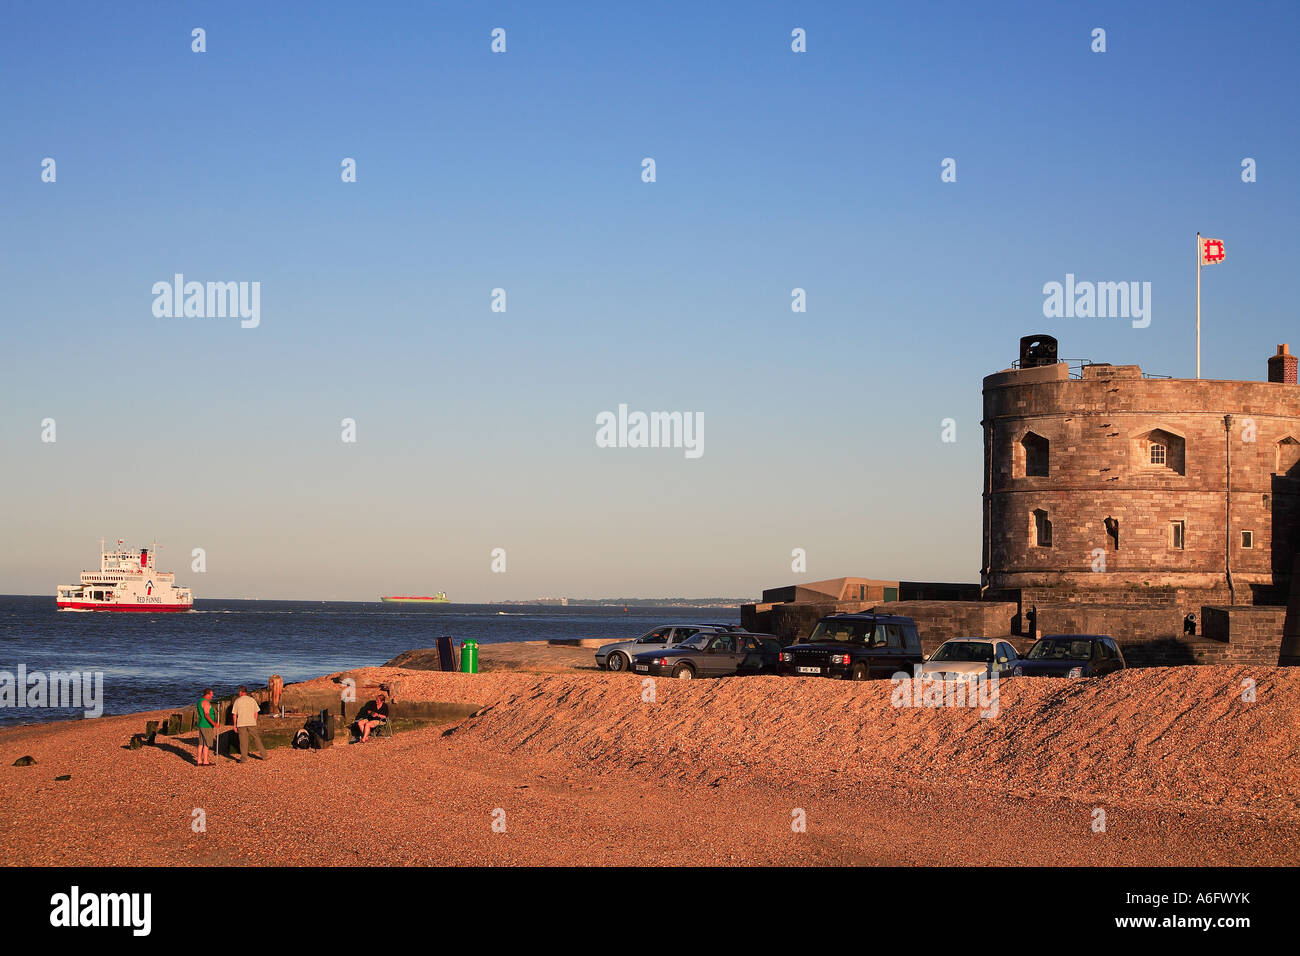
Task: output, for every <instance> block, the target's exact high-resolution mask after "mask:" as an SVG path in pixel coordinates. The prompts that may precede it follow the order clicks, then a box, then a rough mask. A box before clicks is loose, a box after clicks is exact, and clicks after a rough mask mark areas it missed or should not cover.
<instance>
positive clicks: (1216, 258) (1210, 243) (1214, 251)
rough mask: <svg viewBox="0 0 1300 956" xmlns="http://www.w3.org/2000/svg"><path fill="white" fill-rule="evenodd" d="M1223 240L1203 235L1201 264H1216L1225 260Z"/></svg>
mask: <svg viewBox="0 0 1300 956" xmlns="http://www.w3.org/2000/svg"><path fill="white" fill-rule="evenodd" d="M1223 256H1224V252H1223V240H1222V239H1206V238H1205V237H1204V236H1202V237H1201V265H1203V266H1216V265H1218V264H1219V263H1220V262H1222V261H1223Z"/></svg>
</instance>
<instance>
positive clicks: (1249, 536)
mask: <svg viewBox="0 0 1300 956" xmlns="http://www.w3.org/2000/svg"><path fill="white" fill-rule="evenodd" d="M1241 546H1242V547H1243V548H1245V549H1246V550H1247V551H1249V550H1250V549H1251V548H1253V547H1255V532H1253V531H1243V532H1242V533H1241Z"/></svg>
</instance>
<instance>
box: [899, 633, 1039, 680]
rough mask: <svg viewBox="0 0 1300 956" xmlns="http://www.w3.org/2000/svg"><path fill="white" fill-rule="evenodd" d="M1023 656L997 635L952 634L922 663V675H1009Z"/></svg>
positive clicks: (963, 677)
mask: <svg viewBox="0 0 1300 956" xmlns="http://www.w3.org/2000/svg"><path fill="white" fill-rule="evenodd" d="M1018 663H1020V655H1019V654H1017V653H1016V649H1015V648H1014V647H1012V646H1011V644H1010V643H1008V642H1007V641H1003V640H999V639H998V638H996V637H987V638H986V637H952V638H949V639H948V640H946V641H944V642H943V643H942V644H940V645H939V647H938V648H936V650H935V652H934V653H933V654H931V655H930V656H929V657H927V658H926V659H925V663H924V664H923V665H921V676H922V677H927V676H930V677H934V678H936V679H938V680H970V679H971V678H972V677H983V676H985V675H994V674H996V675H997V676H998V677H1010V676H1011V672H1012V669H1013V668H1014V667H1015V666H1016V665H1017V664H1018Z"/></svg>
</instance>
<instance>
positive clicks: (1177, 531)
mask: <svg viewBox="0 0 1300 956" xmlns="http://www.w3.org/2000/svg"><path fill="white" fill-rule="evenodd" d="M1186 543H1187V522H1185V521H1171V522H1169V547H1171V548H1173V549H1174V550H1176V551H1182V550H1183V548H1184V547H1185V546H1186Z"/></svg>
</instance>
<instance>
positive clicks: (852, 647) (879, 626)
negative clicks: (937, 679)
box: [779, 613, 922, 680]
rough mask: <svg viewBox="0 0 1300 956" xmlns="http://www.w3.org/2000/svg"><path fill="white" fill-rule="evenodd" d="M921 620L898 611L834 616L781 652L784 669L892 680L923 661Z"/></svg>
mask: <svg viewBox="0 0 1300 956" xmlns="http://www.w3.org/2000/svg"><path fill="white" fill-rule="evenodd" d="M921 659H922V658H921V637H920V634H919V633H918V632H917V630H916V622H915V621H913V620H912V619H911V618H910V617H900V616H899V615H897V614H875V613H863V614H832V615H831V616H829V617H824V618H822V619H821V620H820V621H818V622H817V626H816V627H814V628H813V630H812V633H811V634H809V635H808V637H807V638H806V639H804V640H802V641H799V642H797V643H795V644H791V645H790V646H789V647H787V648H785V649H783V650H782V651H781V663H780V667H779V670H780V673H782V674H786V675H793V676H798V677H803V676H811V677H847V678H849V679H850V680H874V679H877V678H888V677H891V676H893V675H894V674H896V673H897V672H899V671H906V672H907V673H909V674H910V673H912V668H913V666H914V665H918V664H920V663H921Z"/></svg>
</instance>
